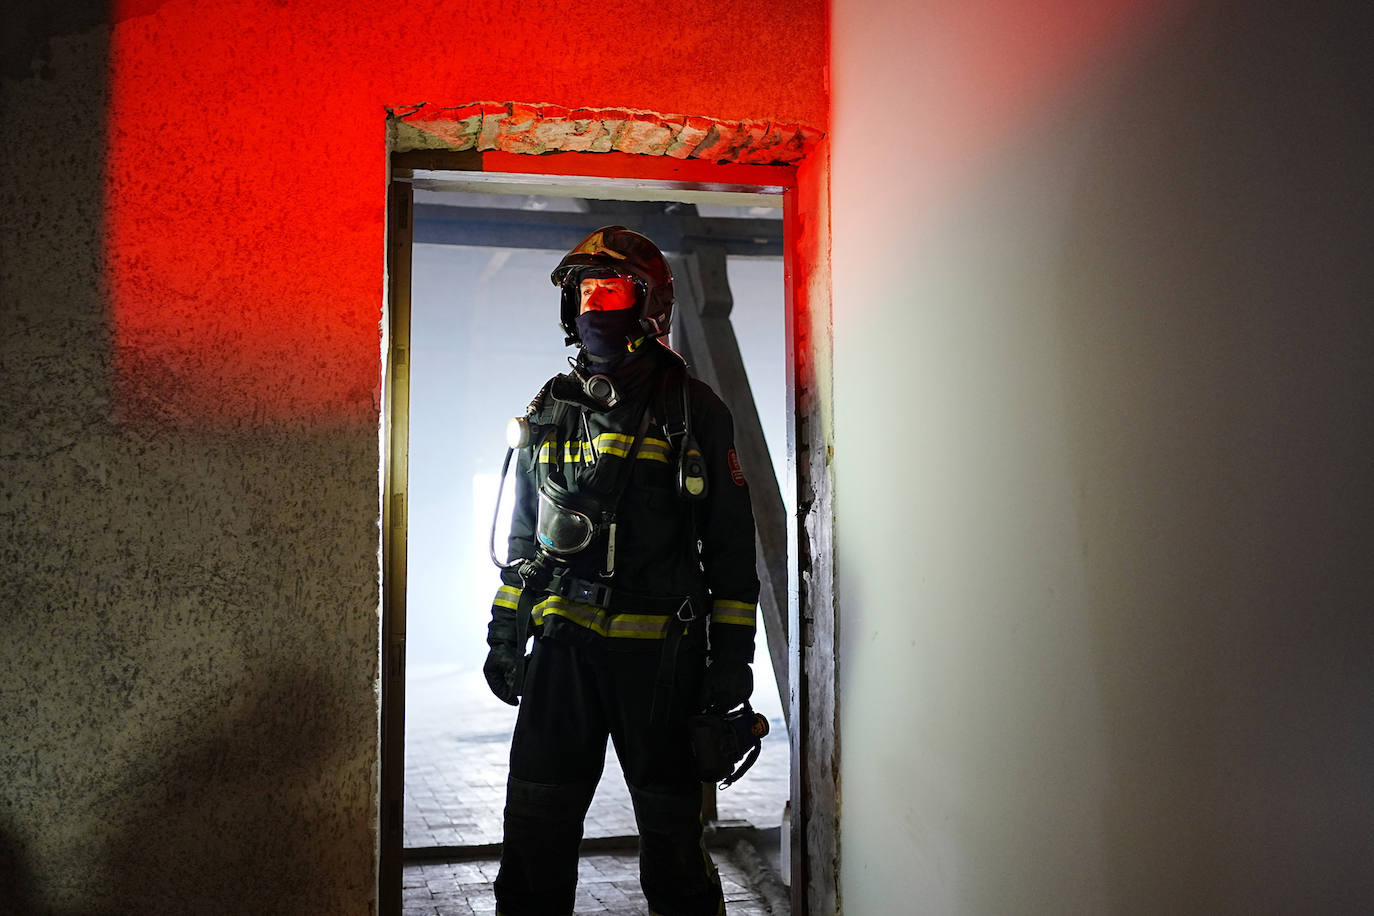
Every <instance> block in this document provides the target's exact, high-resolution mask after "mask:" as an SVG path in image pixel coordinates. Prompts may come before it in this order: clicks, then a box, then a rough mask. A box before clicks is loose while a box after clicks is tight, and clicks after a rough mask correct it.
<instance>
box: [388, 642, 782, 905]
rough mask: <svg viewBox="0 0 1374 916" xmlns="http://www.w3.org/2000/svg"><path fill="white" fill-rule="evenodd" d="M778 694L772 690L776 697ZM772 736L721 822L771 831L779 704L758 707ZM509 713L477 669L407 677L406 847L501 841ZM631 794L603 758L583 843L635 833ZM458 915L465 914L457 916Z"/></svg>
mask: <svg viewBox="0 0 1374 916" xmlns="http://www.w3.org/2000/svg"><path fill="white" fill-rule="evenodd" d="M774 693H775V694H776V691H774ZM756 706H757V708H758V709H759V710H760V711H761V712H763V713H764V714H765V715H767V716H769V718H770V721H771V725H772V728H773V733H772V734H770V735H769V736H768V738H766V739H764V744H763V754H762V755H761V756H760V758H759V761H758V763H757V764H755V766H754V768H753V769H752V770H750V771H749V773H748V775H747V776H745V777H744V778H743V779H742V780H741V781H740V782H738V783H736V784H735V785H733V786H731V787H730V788H729V789H726V790H724V791H722V792H720V793H719V794H718V799H717V806H718V810H719V816H720V819H721V820H722V821H727V822H728V821H746V822H748V823H749V824H751V825H752V826H754V827H758V828H771V827H776V826H778V824H779V823H780V821H781V819H782V810H783V804H784V802H785V801H786V800H787V794H788V772H787V768H788V753H787V738H786V732H785V730H784V729H783V726H782V721H781V711H780V708H779V707H778V706H777V703H776V697H773V698H772V703H769V702H767V698H765V699H761V700H756ZM514 726H515V708H514V707H511V706H506V705H505V704H504V703H502V702H501V701H500V700H497V699H496V698H495V697H493V696H492V695H491V693H490V692H489V691H488V690H487V685H486V682H485V681H484V680H483V679H482V673H481V672H480V671H476V670H467V671H464V670H460V669H454V668H448V669H425V670H419V671H412V672H411V675H410V677H409V678H408V679H407V683H406V767H405V778H406V785H405V846H406V847H407V848H422V847H434V846H480V845H485V844H490V843H499V842H500V841H501V810H502V808H503V807H504V805H505V792H506V790H505V786H506V764H507V757H508V754H509V750H510V735H511V730H512V728H514ZM635 832H636V831H635V822H634V812H633V810H632V809H631V807H630V797H629V792H628V791H627V790H626V788H625V780H624V777H623V776H622V775H621V772H620V765H619V763H618V762H617V761H616V759H615V752H614V751H613V750H611V751H609V752H608V753H607V755H606V771H605V774H604V775H603V776H602V778H601V785H600V787H599V788H598V789H597V793H596V797H595V799H594V800H593V802H592V807H591V810H590V811H589V812H588V814H587V823H586V834H585V835H586V836H588V837H610V836H628V835H633V834H634V833H635ZM454 912H464V911H463V910H461V909H460V910H455V911H454Z"/></svg>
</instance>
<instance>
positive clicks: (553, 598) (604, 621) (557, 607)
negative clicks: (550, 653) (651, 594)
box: [532, 595, 668, 639]
mask: <svg viewBox="0 0 1374 916" xmlns="http://www.w3.org/2000/svg"><path fill="white" fill-rule="evenodd" d="M545 616H553V617H562V618H564V619H565V620H570V621H572V622H573V623H575V624H577V625H578V626H582V627H586V628H587V629H589V630H591V631H592V632H593V633H595V634H597V635H598V636H608V637H612V638H616V639H662V638H663V633H664V630H665V629H666V627H667V623H668V615H666V614H612V613H610V612H608V611H607V610H606V609H605V608H599V607H596V606H595V605H591V604H582V603H580V602H577V601H569V600H568V599H566V598H561V597H559V596H558V595H550V596H548V597H547V598H545V599H544V600H543V601H540V602H539V603H538V604H536V605H535V606H534V611H533V614H532V617H533V619H534V622H535V624H542V623H543V622H544V618H545Z"/></svg>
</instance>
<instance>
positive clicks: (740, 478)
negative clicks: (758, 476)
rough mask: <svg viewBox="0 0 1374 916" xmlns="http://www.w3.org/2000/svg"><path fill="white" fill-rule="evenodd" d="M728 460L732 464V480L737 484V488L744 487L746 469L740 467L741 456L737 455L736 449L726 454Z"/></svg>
mask: <svg viewBox="0 0 1374 916" xmlns="http://www.w3.org/2000/svg"><path fill="white" fill-rule="evenodd" d="M725 457H726V460H728V461H729V462H730V479H731V480H733V481H734V482H735V486H737V487H742V486H744V468H742V467H740V466H739V455H736V454H735V450H734V449H730V451H728V452H726V453H725Z"/></svg>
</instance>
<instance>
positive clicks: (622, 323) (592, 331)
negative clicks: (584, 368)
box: [577, 309, 640, 357]
mask: <svg viewBox="0 0 1374 916" xmlns="http://www.w3.org/2000/svg"><path fill="white" fill-rule="evenodd" d="M577 336H578V337H580V338H582V346H583V347H584V348H585V349H586V350H587V352H588V353H590V354H592V355H593V356H603V357H605V356H619V355H621V354H622V353H625V352H627V346H626V345H627V344H628V342H629V341H630V340H632V339H634V338H636V337H639V336H640V330H639V319H638V318H636V317H635V310H634V309H619V310H617V311H614V312H583V313H582V314H581V315H578V316H577Z"/></svg>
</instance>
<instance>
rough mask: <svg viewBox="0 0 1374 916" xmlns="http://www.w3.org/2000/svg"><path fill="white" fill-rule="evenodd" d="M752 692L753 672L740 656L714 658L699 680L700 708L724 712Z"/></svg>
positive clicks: (741, 701)
mask: <svg viewBox="0 0 1374 916" xmlns="http://www.w3.org/2000/svg"><path fill="white" fill-rule="evenodd" d="M753 692H754V672H753V671H752V670H751V669H750V668H749V662H748V661H746V660H744V659H742V658H733V659H732V658H729V657H725V658H714V659H712V660H711V663H710V664H709V665H707V666H706V676H705V677H704V678H703V679H702V682H701V702H700V706H701V708H702V710H704V711H708V712H718V713H725V712H729V711H730V710H732V709H734V708H735V707H736V706H740V705H743V704H744V702H745V701H747V700H748V699H749V697H750V695H751V694H752V693H753Z"/></svg>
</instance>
